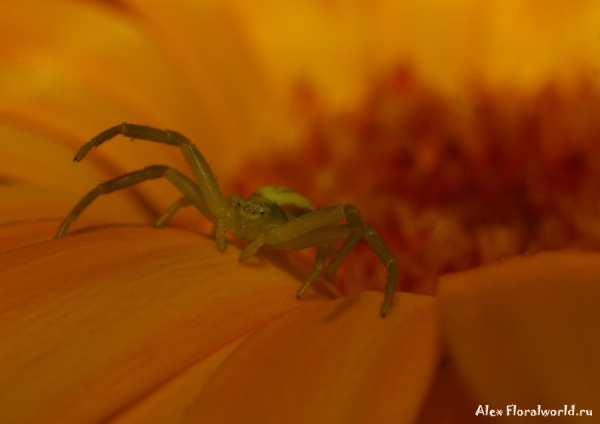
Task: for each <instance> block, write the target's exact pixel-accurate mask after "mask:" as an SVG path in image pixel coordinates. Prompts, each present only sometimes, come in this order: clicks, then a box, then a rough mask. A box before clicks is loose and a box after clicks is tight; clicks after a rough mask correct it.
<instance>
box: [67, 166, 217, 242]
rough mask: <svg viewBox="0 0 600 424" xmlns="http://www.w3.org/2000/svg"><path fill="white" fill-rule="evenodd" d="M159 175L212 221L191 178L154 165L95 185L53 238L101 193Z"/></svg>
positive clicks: (211, 216) (212, 218) (165, 167)
mask: <svg viewBox="0 0 600 424" xmlns="http://www.w3.org/2000/svg"><path fill="white" fill-rule="evenodd" d="M161 177H164V178H166V179H167V180H168V181H170V182H171V183H172V184H173V185H174V186H175V187H176V188H177V189H178V190H179V191H181V192H182V193H183V195H184V196H185V198H186V199H187V201H189V202H190V203H192V204H193V205H194V206H196V208H198V210H199V211H200V213H202V214H203V215H204V216H206V217H207V218H208V219H210V220H212V221H213V222H214V217H213V215H212V214H211V212H210V210H209V209H208V206H207V205H206V202H205V201H204V199H203V197H202V194H201V193H200V190H199V189H198V186H196V184H194V182H193V181H192V180H190V179H189V178H188V177H186V176H185V175H183V174H182V173H181V172H179V171H177V170H176V169H173V168H169V167H168V166H161V165H154V166H149V167H147V168H144V169H141V170H139V171H134V172H130V173H128V174H125V175H121V176H120V177H117V178H113V179H112V180H108V181H106V182H103V183H102V184H99V185H97V186H96V187H95V188H94V189H93V190H92V191H90V192H89V193H88V194H86V195H85V196H84V197H83V199H81V200H80V201H79V203H78V204H77V205H75V207H74V208H73V210H72V211H71V213H70V214H69V215H68V216H67V217H66V218H65V220H64V221H63V222H62V224H61V225H60V227H59V228H58V231H57V232H56V236H55V238H59V237H62V236H63V235H64V234H65V232H66V231H67V229H68V228H69V225H71V222H72V221H73V220H74V219H75V218H77V216H79V214H81V212H83V210H84V209H85V208H86V207H88V206H89V205H90V203H92V202H93V201H94V200H95V199H96V198H97V197H98V196H100V195H101V194H108V193H111V192H113V191H117V190H121V189H123V188H126V187H130V186H133V185H135V184H139V183H142V182H144V181H147V180H152V179H156V178H161Z"/></svg>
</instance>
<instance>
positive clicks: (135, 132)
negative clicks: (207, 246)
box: [56, 123, 398, 316]
mask: <svg viewBox="0 0 600 424" xmlns="http://www.w3.org/2000/svg"><path fill="white" fill-rule="evenodd" d="M120 134H121V135H124V136H126V137H130V138H131V139H139V140H147V141H154V142H158V143H165V144H170V145H173V146H178V147H179V148H180V149H181V151H182V152H183V156H184V157H185V159H186V160H187V162H188V163H189V165H190V167H191V169H192V172H193V174H194V176H195V177H196V182H194V181H192V180H191V179H189V178H188V177H186V176H185V175H183V174H182V173H181V172H179V171H178V170H176V169H173V168H170V167H168V166H161V165H154V166H149V167H147V168H144V169H141V170H139V171H133V172H130V173H128V174H125V175H122V176H120V177H117V178H113V179H112V180H109V181H106V182H104V183H102V184H99V185H98V186H97V187H96V188H94V189H93V190H92V191H90V192H89V193H88V194H87V195H85V197H84V198H83V199H81V201H80V202H79V203H78V204H77V205H76V206H75V208H73V210H72V211H71V213H70V214H69V216H67V217H66V218H65V220H64V221H63V222H62V224H61V225H60V227H59V229H58V231H57V233H56V237H57V238H58V237H62V236H63V235H64V234H65V232H66V231H67V229H68V227H69V225H70V224H71V222H72V221H73V219H75V218H76V217H77V216H78V215H79V214H80V213H81V212H82V211H83V210H84V209H85V208H86V207H87V206H88V205H89V204H90V203H91V202H92V201H93V200H94V199H95V198H96V197H98V196H99V195H101V194H107V193H110V192H113V191H116V190H120V189H122V188H125V187H129V186H132V185H135V184H138V183H141V182H144V181H146V180H151V179H154V178H161V177H165V178H166V179H167V180H169V181H170V182H171V183H172V184H173V185H174V186H175V187H176V188H177V189H178V190H179V191H180V192H181V193H182V194H183V197H182V198H181V199H179V200H177V201H176V202H175V203H174V204H173V205H172V206H171V207H170V208H169V209H168V210H167V211H166V212H165V214H164V215H162V216H161V217H160V218H159V219H158V220H157V221H156V223H155V224H154V225H155V226H157V227H158V226H160V225H163V224H164V223H165V222H166V221H167V220H168V219H169V218H171V217H172V216H173V215H174V214H175V213H176V212H177V210H178V209H179V208H180V207H182V206H188V205H194V206H195V207H196V208H197V209H198V210H199V211H200V213H201V214H202V215H204V216H205V217H206V218H207V219H208V220H209V221H211V222H213V223H214V224H215V226H216V229H215V237H216V239H217V247H218V249H219V250H220V251H221V252H222V251H224V250H225V232H226V231H229V232H232V233H233V234H235V235H236V236H237V237H239V238H240V239H242V240H245V241H248V242H250V243H249V244H248V245H247V246H246V247H245V248H244V249H243V250H242V252H241V253H240V256H239V261H240V262H243V261H245V260H246V259H248V258H249V257H250V256H252V255H254V254H255V253H256V252H257V251H258V249H259V248H260V247H261V246H262V245H263V244H267V245H269V246H271V247H273V248H275V249H284V250H300V249H304V248H307V247H311V246H318V249H317V258H316V261H315V267H314V269H313V271H312V272H311V273H310V274H309V275H308V277H307V278H306V279H305V280H304V282H303V284H302V285H301V286H300V289H299V290H298V292H297V293H296V297H298V299H299V298H300V297H301V296H302V295H303V294H304V293H305V292H306V291H307V290H308V288H309V287H310V286H311V284H312V283H313V282H314V281H315V280H316V279H317V277H318V276H319V275H320V274H321V272H322V271H323V270H324V267H325V263H326V260H327V257H330V261H329V265H328V266H327V270H326V271H325V275H326V276H327V277H328V278H332V277H333V275H334V273H335V271H336V270H337V269H338V267H339V266H340V264H341V263H342V261H343V260H344V258H346V256H347V255H348V253H350V251H351V250H352V249H353V248H354V246H355V245H356V243H357V242H358V241H359V240H360V238H361V237H364V239H365V240H366V241H367V243H368V244H369V245H370V246H371V248H372V249H373V251H374V252H375V253H376V254H377V256H378V257H379V259H381V261H382V262H383V264H384V265H385V266H386V268H387V271H388V276H387V284H386V286H385V296H384V300H383V304H382V305H381V310H380V314H381V316H385V315H386V314H387V313H388V310H389V309H390V306H391V304H392V300H393V298H394V293H395V291H396V281H397V279H398V263H397V261H396V258H395V257H394V255H393V253H392V251H391V250H390V248H389V247H388V246H387V244H385V242H384V241H383V240H382V239H381V237H379V235H378V234H377V233H376V232H375V230H374V229H373V228H371V227H369V226H368V225H365V224H363V222H362V218H361V216H360V211H359V210H358V208H356V206H354V205H337V206H331V207H328V208H325V209H319V210H315V208H314V206H313V205H312V204H311V203H310V202H309V201H308V200H307V199H306V198H305V197H303V196H301V195H300V194H298V193H296V192H295V191H293V190H291V189H289V188H285V187H276V186H266V187H262V188H260V189H258V190H256V191H255V192H254V193H253V194H252V196H250V197H249V198H248V199H245V198H243V197H241V196H240V195H238V194H235V193H234V194H232V195H231V196H229V197H228V198H227V200H225V198H224V197H223V194H222V193H221V190H220V188H219V185H218V184H217V179H216V178H215V176H214V174H213V173H212V171H211V169H210V167H209V166H208V163H207V162H206V160H205V159H204V157H203V156H202V155H201V154H200V152H199V151H198V149H197V148H196V146H194V144H192V143H191V142H190V140H188V139H187V138H186V137H184V136H183V135H181V134H179V133H178V132H175V131H170V130H160V129H156V128H152V127H148V126H144V125H133V124H128V123H123V124H120V125H117V126H114V127H112V128H109V129H107V130H105V131H102V132H101V133H100V134H98V135H97V136H95V137H94V138H92V139H91V140H90V141H89V142H87V143H86V144H85V145H84V146H83V147H82V148H81V149H80V150H79V152H77V154H76V155H75V158H74V160H75V161H77V162H79V161H80V160H82V159H83V158H84V157H85V155H87V153H88V152H89V151H90V150H91V149H92V148H95V147H98V146H99V145H100V144H102V143H104V142H105V141H108V140H110V139H111V138H113V137H115V136H117V135H120ZM342 239H346V242H345V243H344V244H343V245H342V247H341V248H340V250H339V251H337V252H336V251H335V248H334V246H333V242H334V241H336V240H342Z"/></svg>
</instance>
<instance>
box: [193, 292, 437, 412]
mask: <svg viewBox="0 0 600 424" xmlns="http://www.w3.org/2000/svg"><path fill="white" fill-rule="evenodd" d="M380 303H381V294H380V293H373V292H366V293H363V294H362V295H360V296H358V297H353V298H345V299H339V300H337V301H335V302H328V303H314V304H311V305H309V306H307V307H303V308H298V309H295V310H293V311H290V312H289V313H287V314H285V315H282V316H280V317H279V318H277V319H276V320H274V321H272V322H270V323H269V324H267V325H266V326H265V327H263V328H261V329H260V330H259V331H257V332H255V333H253V334H252V335H251V336H249V337H248V338H247V339H246V340H245V341H244V342H243V343H242V344H241V345H240V347H239V348H238V349H237V350H236V351H235V352H234V353H233V354H232V355H231V357H230V358H229V359H228V360H227V361H226V362H225V363H224V364H223V366H222V367H221V368H220V369H219V370H218V371H217V372H216V373H215V375H214V376H213V377H212V379H211V380H209V382H208V383H207V385H206V387H205V388H204V389H203V391H202V393H201V394H200V397H199V399H198V401H197V403H196V407H195V408H194V410H193V413H192V414H191V415H189V416H188V417H187V418H188V420H187V421H186V422H190V423H191V422H199V421H203V422H215V423H216V422H218V423H256V422H260V423H283V422H285V423H301V422H302V423H304V422H321V423H374V422H389V421H393V422H397V423H411V422H413V421H414V419H415V418H416V416H417V414H418V412H419V408H420V405H421V403H422V401H423V399H424V397H425V394H426V390H427V388H428V386H429V381H430V379H431V377H432V375H433V373H434V372H435V369H436V368H437V364H438V362H439V358H440V354H441V349H440V343H439V338H438V328H437V320H436V313H435V302H434V300H433V298H431V297H428V296H419V295H412V294H402V295H398V296H397V297H396V301H395V304H394V306H393V308H392V311H391V312H390V314H389V315H388V316H387V317H386V318H385V319H382V318H381V317H379V316H378V315H377V314H376V313H373V311H375V310H377V308H378V307H379V305H380Z"/></svg>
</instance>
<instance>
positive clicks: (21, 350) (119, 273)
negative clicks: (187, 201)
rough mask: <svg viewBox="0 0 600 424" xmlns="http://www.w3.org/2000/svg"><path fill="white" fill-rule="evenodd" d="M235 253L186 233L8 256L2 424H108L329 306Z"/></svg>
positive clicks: (92, 235) (2, 292) (84, 237)
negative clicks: (196, 370) (210, 361)
mask: <svg viewBox="0 0 600 424" xmlns="http://www.w3.org/2000/svg"><path fill="white" fill-rule="evenodd" d="M238 252H239V249H238V248H236V247H235V246H229V248H228V249H227V251H226V252H225V253H223V254H221V253H220V252H218V250H217V249H216V245H215V241H214V239H211V238H207V237H202V236H198V235H195V234H192V233H189V232H184V231H179V230H172V229H161V230H154V229H150V228H145V227H143V228H134V227H131V228H110V229H103V230H98V229H96V230H88V231H85V232H83V233H80V234H74V235H70V236H68V237H65V238H62V239H58V240H47V241H42V242H39V243H37V244H33V245H29V246H25V247H21V248H19V249H16V250H12V251H9V252H5V253H2V254H0V299H1V300H0V302H1V304H2V306H1V307H0V311H1V312H0V334H1V339H2V343H0V393H1V395H0V410H2V415H3V420H6V422H42V421H43V422H48V423H51V422H59V421H60V422H65V421H66V422H97V421H101V420H103V419H106V418H107V417H110V416H113V415H116V414H118V413H120V412H122V411H124V410H125V409H126V408H128V407H130V406H131V405H133V404H134V403H136V402H138V401H140V400H141V399H143V398H145V397H146V396H148V395H150V394H151V393H152V392H154V391H155V390H157V388H159V387H161V386H163V385H165V384H167V383H168V382H169V381H172V380H173V379H175V378H176V377H177V376H178V375H180V374H183V373H185V372H186V370H188V369H190V368H191V367H193V366H194V364H196V363H198V362H202V361H204V360H205V359H207V358H210V357H211V356H212V355H214V354H215V353H216V354H217V355H218V352H219V351H220V350H221V349H227V348H228V346H229V345H232V344H235V343H236V342H237V341H238V340H239V339H241V338H243V337H244V336H245V335H246V334H248V333H249V332H252V331H254V330H255V329H256V328H258V327H259V326H260V325H263V323H264V322H266V321H269V320H271V319H273V318H274V317H275V316H277V315H279V314H281V313H282V312H284V311H288V310H290V309H293V308H297V307H306V306H307V305H309V304H310V303H311V300H310V298H311V297H312V298H313V299H314V298H319V297H320V298H323V296H318V293H317V292H313V293H311V296H309V297H308V298H307V299H306V300H304V299H303V300H302V301H301V302H298V301H297V300H296V299H295V296H294V294H295V290H296V289H297V287H298V279H297V278H295V276H291V275H289V273H288V272H289V271H286V270H287V269H289V266H287V267H286V270H283V269H281V268H279V267H278V266H277V265H276V262H273V261H270V260H267V259H266V258H265V256H264V255H263V254H259V255H257V257H256V258H253V259H252V260H251V261H249V263H248V264H247V265H240V264H238V263H237V260H236V259H237V256H236V254H237V253H238ZM267 256H268V253H267ZM371 312H372V314H373V315H374V316H377V308H376V307H375V308H374V309H373V310H372V311H371ZM208 369H210V366H208ZM201 380H202V379H201V378H199V379H198V380H197V382H196V384H198V385H200V384H201ZM180 386H182V385H179V386H177V387H179V388H180V389H181V390H184V389H185V390H187V387H186V385H183V387H180ZM179 398H185V396H183V397H182V396H179V393H175V394H174V397H173V399H174V400H172V402H178V400H177V399H179ZM31 405H35V406H36V407H35V408H31Z"/></svg>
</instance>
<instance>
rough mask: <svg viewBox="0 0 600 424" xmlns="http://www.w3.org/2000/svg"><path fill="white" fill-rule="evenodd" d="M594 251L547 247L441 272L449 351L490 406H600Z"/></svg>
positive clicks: (598, 257)
mask: <svg viewBox="0 0 600 424" xmlns="http://www.w3.org/2000/svg"><path fill="white" fill-rule="evenodd" d="M599 283H600V254H597V253H581V252H569V251H563V252H548V253H542V254H537V255H531V256H525V257H518V258H515V259H511V260H507V261H504V262H500V263H495V264H492V265H489V266H485V267H482V268H479V269H475V270H472V271H468V272H462V273H456V274H449V275H446V276H444V277H442V279H441V283H440V287H439V302H440V311H441V318H442V323H443V329H444V331H445V333H446V336H447V338H448V342H449V345H450V349H451V352H452V357H453V358H454V360H455V361H456V364H457V367H458V368H459V369H460V371H461V373H462V375H463V377H464V378H465V379H466V382H467V384H468V386H469V387H470V389H471V390H473V392H474V393H475V394H476V395H477V396H478V397H479V398H480V399H481V401H482V402H485V403H488V404H490V405H491V406H492V407H495V408H505V407H506V406H507V405H511V404H516V405H517V407H521V408H532V407H535V408H537V405H541V407H542V408H560V409H562V408H563V406H564V405H573V404H574V405H575V407H576V408H582V409H592V410H600V403H599V402H600V401H599V400H600V386H599V385H598V382H599V381H600V366H599V365H598V358H599V357H600V339H599V338H598V329H599V328H600V308H599V305H600V284H599Z"/></svg>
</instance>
